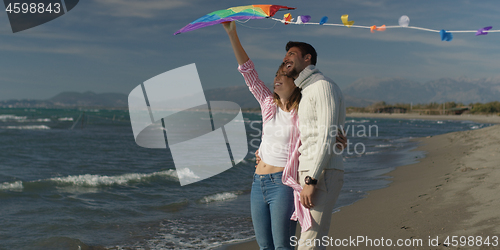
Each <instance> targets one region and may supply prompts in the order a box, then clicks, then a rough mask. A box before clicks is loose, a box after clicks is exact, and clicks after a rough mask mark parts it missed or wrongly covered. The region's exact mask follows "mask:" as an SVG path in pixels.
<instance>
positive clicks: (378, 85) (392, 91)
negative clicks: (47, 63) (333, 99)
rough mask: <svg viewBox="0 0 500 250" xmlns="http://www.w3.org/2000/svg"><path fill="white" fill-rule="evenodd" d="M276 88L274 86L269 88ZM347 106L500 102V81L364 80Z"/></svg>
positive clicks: (111, 96)
mask: <svg viewBox="0 0 500 250" xmlns="http://www.w3.org/2000/svg"><path fill="white" fill-rule="evenodd" d="M269 87H270V88H272V86H269ZM342 92H343V94H344V97H345V103H346V106H347V107H366V106H369V105H371V104H373V103H375V102H377V101H385V102H386V103H410V102H413V103H415V104H417V103H430V102H438V103H442V102H448V101H454V102H462V103H464V104H469V103H476V102H481V103H486V102H491V101H499V100H500V78H488V79H477V80H472V79H468V78H466V77H460V78H456V79H453V78H442V79H439V80H435V81H429V82H426V83H419V82H415V81H411V80H408V79H404V78H374V77H370V78H363V79H360V80H358V81H356V82H353V83H351V84H350V85H348V86H347V87H345V88H344V89H343V90H342ZM205 97H206V99H207V100H208V101H232V102H235V103H238V104H239V105H240V106H241V107H242V108H258V107H259V104H258V102H257V101H256V100H255V98H254V97H253V95H252V94H251V93H250V91H249V90H248V88H247V86H246V85H242V86H234V87H227V88H219V89H209V90H206V91H205ZM127 104H128V95H126V94H121V93H103V94H96V93H94V92H90V91H89V92H85V93H78V92H63V93H60V94H58V95H56V96H54V97H52V98H50V99H47V100H8V101H0V106H3V107H110V108H126V107H127Z"/></svg>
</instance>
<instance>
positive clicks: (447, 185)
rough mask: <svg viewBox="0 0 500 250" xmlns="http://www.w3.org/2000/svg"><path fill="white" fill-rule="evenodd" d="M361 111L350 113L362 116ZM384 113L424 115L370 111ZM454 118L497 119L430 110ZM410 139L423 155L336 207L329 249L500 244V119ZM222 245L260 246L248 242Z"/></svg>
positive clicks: (422, 247)
mask: <svg viewBox="0 0 500 250" xmlns="http://www.w3.org/2000/svg"><path fill="white" fill-rule="evenodd" d="M351 115H352V114H351ZM363 115H365V116H361V115H360V116H356V117H367V116H366V114H363ZM385 116H390V117H387V118H396V117H397V118H398V119H403V118H402V117H405V118H407V119H430V118H428V117H426V116H418V115H416V118H415V117H414V116H411V115H394V114H393V115H379V114H373V115H372V116H371V117H385ZM452 117H456V118H455V119H460V120H473V121H482V122H485V123H500V117H498V116H470V117H465V116H432V118H433V119H438V120H452V119H453V118H452ZM416 140H417V141H419V142H420V145H419V147H418V148H417V149H416V150H419V151H425V152H426V157H425V158H423V159H422V160H420V162H419V163H417V164H412V165H406V166H401V167H398V168H397V169H396V170H394V171H392V172H390V173H389V174H387V175H388V176H390V177H391V179H392V183H391V184H390V185H389V187H387V188H383V189H379V190H374V191H371V192H369V195H368V196H367V197H366V198H365V199H362V200H360V201H358V202H356V203H354V204H353V205H350V206H347V207H342V208H341V209H340V212H337V213H335V214H334V215H333V217H332V226H331V229H330V235H329V238H328V239H327V241H324V242H323V244H326V245H327V249H333V248H334V247H335V245H344V246H346V245H347V247H350V248H360V249H363V248H373V247H375V248H379V249H399V248H411V249H499V248H500V246H499V245H500V239H499V237H500V210H499V209H498V208H499V207H500V199H498V197H499V195H498V189H499V188H500V170H499V168H500V163H499V162H500V143H499V142H500V125H496V126H491V127H487V128H484V129H479V130H471V131H463V132H454V133H449V134H444V135H438V136H434V137H428V138H419V139H416ZM389 244H392V246H388V245H389ZM398 244H401V245H402V246H397V245H398ZM332 245H333V246H332ZM377 245H378V247H377ZM405 245H406V246H405ZM479 245H481V246H479ZM495 245H496V246H495ZM222 249H259V248H258V246H257V244H256V242H255V241H251V242H246V243H241V244H235V245H231V246H227V247H224V248H222Z"/></svg>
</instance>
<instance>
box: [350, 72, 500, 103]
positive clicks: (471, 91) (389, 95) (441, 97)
mask: <svg viewBox="0 0 500 250" xmlns="http://www.w3.org/2000/svg"><path fill="white" fill-rule="evenodd" d="M342 92H343V93H344V95H346V96H356V97H357V98H361V99H370V100H379V101H385V102H387V103H410V102H413V103H422V104H423V103H430V102H438V103H443V102H462V103H464V104H469V103H476V102H481V103H486V102H492V101H499V100H500V78H488V79H476V80H472V79H468V78H466V77H460V78H455V79H453V78H442V79H439V80H435V81H429V82H426V83H419V82H415V81H411V80H407V79H404V78H374V77H370V78H363V79H360V80H358V81H356V82H353V83H351V84H350V85H349V86H347V87H346V88H344V89H343V90H342Z"/></svg>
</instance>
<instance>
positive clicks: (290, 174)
mask: <svg viewBox="0 0 500 250" xmlns="http://www.w3.org/2000/svg"><path fill="white" fill-rule="evenodd" d="M238 70H239V71H240V73H241V74H242V75H243V77H244V78H245V82H246V84H247V86H248V88H249V89H250V92H252V94H253V95H254V96H255V99H257V101H258V102H259V104H260V109H261V111H262V122H263V124H262V127H263V128H264V126H265V125H266V122H267V121H269V120H270V119H272V118H273V117H274V116H275V115H276V103H275V102H274V98H273V93H272V92H271V90H269V88H268V87H266V85H265V84H264V82H263V81H262V80H260V79H259V75H258V74H257V71H256V70H255V66H254V64H253V62H252V60H248V61H247V62H245V63H244V64H242V65H240V66H239V67H238ZM291 114H292V124H294V126H292V129H291V131H290V141H289V144H288V145H290V149H289V150H288V159H287V163H286V166H285V169H284V170H283V177H282V182H283V183H284V184H285V185H287V186H290V187H292V188H293V195H294V205H295V212H294V213H293V215H292V217H291V218H290V219H291V220H295V221H296V220H298V221H299V223H300V226H301V228H302V232H305V231H307V230H309V228H311V224H312V222H311V213H310V212H309V209H308V208H306V207H304V206H303V205H302V204H301V203H300V192H301V191H302V187H301V186H300V185H299V184H298V183H297V175H298V172H297V171H298V168H299V154H300V153H299V146H300V137H299V135H300V133H299V119H298V117H297V110H292V111H291Z"/></svg>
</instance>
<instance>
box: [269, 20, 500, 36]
mask: <svg viewBox="0 0 500 250" xmlns="http://www.w3.org/2000/svg"><path fill="white" fill-rule="evenodd" d="M271 19H272V20H274V21H276V22H275V25H276V23H277V22H282V23H287V24H296V25H302V24H304V25H308V24H309V25H326V26H337V27H348V28H362V29H371V27H372V26H363V25H350V26H346V25H344V24H336V23H324V24H320V23H297V22H289V21H284V20H282V19H278V18H274V17H271ZM378 28H380V26H378ZM385 28H386V29H394V28H406V29H416V30H423V31H429V32H437V33H439V32H440V31H439V30H434V29H427V28H422V27H417V26H408V27H402V26H397V25H394V26H385ZM446 32H449V33H476V32H477V30H449V31H448V30H447V31H446ZM487 32H500V30H488V31H487Z"/></svg>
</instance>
